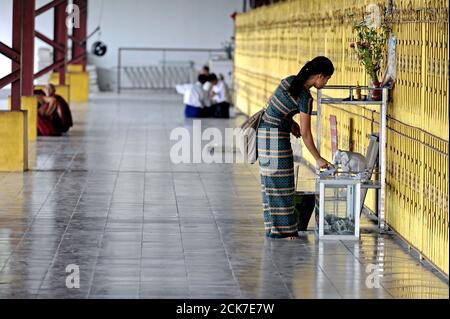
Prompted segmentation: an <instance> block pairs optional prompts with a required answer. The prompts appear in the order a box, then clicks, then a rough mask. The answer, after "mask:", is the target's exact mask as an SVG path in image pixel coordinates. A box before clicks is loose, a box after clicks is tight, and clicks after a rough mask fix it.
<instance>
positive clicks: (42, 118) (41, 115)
mask: <svg viewBox="0 0 450 319" xmlns="http://www.w3.org/2000/svg"><path fill="white" fill-rule="evenodd" d="M43 93H45V94H43ZM35 95H36V96H37V99H38V104H39V106H38V135H40V136H59V135H61V134H62V133H66V132H67V131H68V130H69V129H70V128H71V127H72V126H73V121H72V113H71V111H70V108H69V105H68V104H67V102H66V101H65V100H64V98H63V97H61V96H60V95H57V94H56V90H55V87H54V86H53V85H52V84H49V85H47V86H46V88H45V92H43V91H41V90H37V91H35Z"/></svg>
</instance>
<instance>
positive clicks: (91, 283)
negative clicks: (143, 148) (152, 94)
mask: <svg viewBox="0 0 450 319" xmlns="http://www.w3.org/2000/svg"><path fill="white" fill-rule="evenodd" d="M130 126H131V124H130V123H128V125H127V130H126V137H125V138H124V142H123V145H122V153H121V156H120V162H119V166H118V167H119V169H118V171H117V174H116V179H115V181H114V188H113V190H112V193H111V199H110V201H109V205H108V212H107V214H106V222H105V226H104V227H103V231H102V236H101V238H100V242H99V252H98V253H97V257H96V258H95V263H94V272H93V273H92V278H91V280H90V283H89V290H88V293H87V295H86V298H87V299H89V297H90V295H91V292H92V286H93V283H94V280H95V269H96V268H97V264H98V259H99V257H100V254H101V253H102V251H101V250H102V247H103V240H104V238H105V233H106V228H107V227H108V221H109V215H110V213H111V206H112V203H113V198H114V192H115V190H116V188H117V183H118V181H119V177H120V173H121V172H120V166H121V164H122V160H123V154H124V153H125V148H126V145H127V141H128V135H129V131H130Z"/></svg>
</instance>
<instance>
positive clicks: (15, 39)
mask: <svg viewBox="0 0 450 319" xmlns="http://www.w3.org/2000/svg"><path fill="white" fill-rule="evenodd" d="M21 17H22V0H13V20H12V22H13V30H12V48H13V49H14V50H15V51H17V52H19V53H22V48H21V45H22V41H21V38H22V27H21V26H22V25H21V24H22V23H21V22H22V21H21V20H22V19H21ZM18 70H20V63H17V62H14V61H12V66H11V71H12V72H15V71H18ZM11 110H12V111H20V78H19V79H17V80H15V81H14V82H12V83H11Z"/></svg>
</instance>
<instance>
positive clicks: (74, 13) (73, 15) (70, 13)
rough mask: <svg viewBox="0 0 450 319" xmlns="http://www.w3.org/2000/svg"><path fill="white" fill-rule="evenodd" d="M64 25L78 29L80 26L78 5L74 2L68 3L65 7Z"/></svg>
mask: <svg viewBox="0 0 450 319" xmlns="http://www.w3.org/2000/svg"><path fill="white" fill-rule="evenodd" d="M66 13H67V18H66V26H67V28H68V29H72V28H75V29H79V28H80V7H79V6H77V5H76V4H69V5H68V6H67V7H66Z"/></svg>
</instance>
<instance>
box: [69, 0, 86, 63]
mask: <svg viewBox="0 0 450 319" xmlns="http://www.w3.org/2000/svg"><path fill="white" fill-rule="evenodd" d="M73 4H74V5H76V6H78V8H79V9H80V26H79V28H76V27H75V26H74V28H73V40H74V41H72V59H74V58H76V57H78V56H81V55H84V56H85V57H84V58H83V59H81V60H80V64H82V65H83V71H86V62H87V61H86V41H85V40H86V37H87V14H88V0H73Z"/></svg>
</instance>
